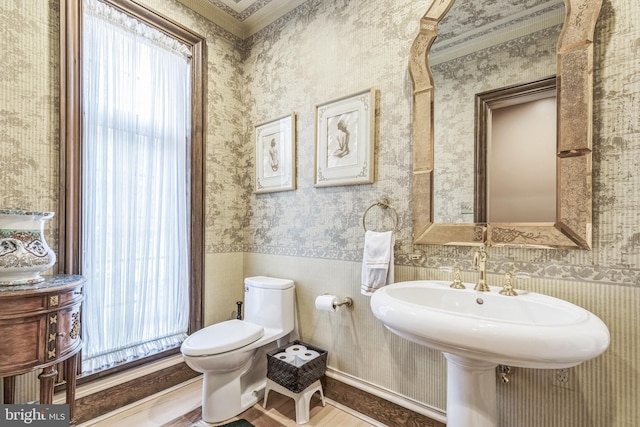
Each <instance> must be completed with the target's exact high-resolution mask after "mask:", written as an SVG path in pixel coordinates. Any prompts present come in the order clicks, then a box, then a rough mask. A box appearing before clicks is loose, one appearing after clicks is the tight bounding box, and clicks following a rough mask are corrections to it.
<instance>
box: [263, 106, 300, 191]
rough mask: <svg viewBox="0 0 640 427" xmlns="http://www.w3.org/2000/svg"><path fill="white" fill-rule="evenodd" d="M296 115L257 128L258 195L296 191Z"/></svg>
mask: <svg viewBox="0 0 640 427" xmlns="http://www.w3.org/2000/svg"><path fill="white" fill-rule="evenodd" d="M295 139H296V113H292V114H291V115H290V116H286V117H282V118H280V119H275V120H272V121H270V122H267V123H264V124H261V125H258V126H256V152H255V163H256V181H255V185H256V189H255V192H256V193H270V192H274V191H287V190H295V189H296V142H295Z"/></svg>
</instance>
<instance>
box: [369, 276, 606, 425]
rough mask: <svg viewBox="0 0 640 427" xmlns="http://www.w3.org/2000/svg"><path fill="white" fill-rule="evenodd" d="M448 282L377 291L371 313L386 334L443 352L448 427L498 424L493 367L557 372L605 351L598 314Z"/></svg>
mask: <svg viewBox="0 0 640 427" xmlns="http://www.w3.org/2000/svg"><path fill="white" fill-rule="evenodd" d="M450 283H451V282H446V281H436V280H419V281H413V282H400V283H396V284H393V285H390V286H385V287H383V288H381V289H379V290H377V291H376V292H375V293H374V294H373V296H372V297H371V310H372V311H373V314H374V315H375V317H376V318H378V319H379V320H380V321H381V322H382V323H383V324H384V326H385V327H387V329H389V330H390V331H391V332H393V333H395V334H397V335H399V336H401V337H403V338H406V339H408V340H410V341H413V342H416V343H418V344H422V345H425V346H428V347H432V348H435V349H437V350H440V351H443V352H445V357H446V358H447V361H448V363H447V369H448V375H447V426H448V427H456V426H460V427H468V426H474V427H493V426H495V425H497V414H496V401H495V399H496V398H495V380H496V378H495V367H496V366H497V365H509V366H519V367H524V368H543V369H558V368H568V367H571V366H575V365H577V364H579V363H581V362H584V361H585V360H588V359H591V358H594V357H596V356H598V355H600V354H601V353H603V352H604V351H605V350H606V349H607V347H608V346H609V341H610V337H609V330H608V329H607V326H606V325H605V324H604V323H603V322H602V321H601V320H600V319H599V318H598V317H597V316H595V315H594V314H592V313H590V312H589V311H587V310H585V309H583V308H582V307H579V306H577V305H575V304H571V303H569V302H567V301H564V300H561V299H557V298H553V297H550V296H547V295H542V294H537V293H533V292H526V291H517V292H518V296H505V295H500V294H499V293H498V291H499V290H500V288H496V287H491V292H477V291H474V290H473V286H474V285H473V284H469V283H465V286H466V288H467V289H453V288H451V287H449V285H450Z"/></svg>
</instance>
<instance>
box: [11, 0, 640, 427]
mask: <svg viewBox="0 0 640 427" xmlns="http://www.w3.org/2000/svg"><path fill="white" fill-rule="evenodd" d="M489 1H490V2H491V3H492V4H495V3H496V2H495V1H493V0H489ZM143 3H144V4H146V5H148V6H150V7H152V8H154V9H156V10H158V11H160V12H161V13H163V14H165V15H167V16H170V17H171V18H172V19H174V20H177V21H178V22H181V23H183V24H184V25H187V26H189V27H191V28H193V29H194V30H195V31H196V32H198V33H200V34H202V35H204V36H206V38H207V46H208V52H207V63H208V85H207V89H208V93H207V123H206V126H207V128H206V129H207V132H206V133H207V147H206V150H207V151H206V155H207V168H206V173H207V175H206V180H207V181H206V193H207V195H206V226H207V228H206V236H205V242H206V250H207V253H208V254H227V253H243V252H244V253H248V254H251V256H248V257H247V259H248V260H251V259H253V258H252V257H255V256H257V255H260V256H262V255H264V256H270V257H275V258H276V259H278V260H282V261H283V263H285V262H286V263H291V262H292V261H291V260H294V261H293V262H295V260H299V262H300V263H303V264H304V265H306V263H312V262H315V260H321V261H322V262H323V265H327V266H328V268H327V269H325V270H330V271H332V272H333V271H334V270H335V271H336V273H335V274H338V273H339V270H340V269H341V268H342V266H344V265H350V266H352V267H349V269H348V270H349V272H350V273H349V275H348V277H352V278H353V277H357V262H358V261H359V259H361V247H362V242H363V230H362V223H361V221H362V214H363V212H364V211H365V210H366V209H367V208H368V207H369V206H370V205H371V204H372V203H374V202H376V201H377V200H379V199H380V198H382V197H385V196H386V197H389V199H390V201H391V203H392V204H393V205H394V207H395V209H396V210H397V211H398V213H399V216H400V224H399V230H398V233H397V243H396V264H398V266H399V267H400V268H399V269H398V270H397V271H399V272H404V271H409V272H410V273H407V274H406V275H404V276H402V277H400V276H399V277H398V280H400V279H402V278H403V277H404V278H409V277H416V276H417V277H433V276H434V275H436V274H438V273H437V272H438V270H437V269H438V267H440V266H447V265H449V266H451V265H457V266H460V267H461V268H462V269H463V272H464V274H467V275H470V274H471V255H472V250H471V249H470V248H467V247H456V246H437V245H421V246H415V245H413V244H412V243H411V198H410V196H411V188H410V185H411V180H410V168H411V111H412V109H411V93H412V87H411V80H410V77H409V74H408V66H407V64H408V57H409V47H410V46H411V43H412V42H413V39H414V38H415V36H416V34H417V31H418V23H419V19H420V17H421V16H422V15H423V14H424V13H425V11H426V10H427V8H428V6H429V4H430V0H396V1H394V2H389V1H386V0H309V1H308V2H306V3H304V4H303V5H301V6H300V7H298V8H297V9H295V10H294V11H292V12H290V13H289V14H288V15H287V16H285V17H283V18H281V19H280V20H278V21H276V22H275V23H274V24H272V25H270V26H269V27H267V28H265V29H263V30H261V31H260V32H259V33H257V34H255V35H254V36H252V37H251V38H250V39H248V40H246V41H245V42H240V41H239V40H237V39H236V38H235V37H234V36H232V35H230V34H229V33H228V32H226V31H224V30H221V29H220V28H218V27H217V26H215V25H213V24H211V23H208V22H207V21H206V20H204V19H203V18H202V17H200V16H199V15H197V14H195V13H194V12H192V11H190V10H188V9H186V8H185V7H183V6H181V5H180V4H179V3H177V2H176V1H173V0H144V1H143ZM58 14H59V4H58V0H48V1H47V2H46V7H43V3H42V2H32V1H27V2H25V1H22V0H3V1H2V2H0V19H2V22H4V23H5V30H4V31H3V37H2V38H1V39H0V49H1V51H2V61H0V73H1V74H2V75H3V76H4V77H3V79H2V80H1V81H0V123H1V127H0V132H1V135H2V147H3V149H2V150H0V169H1V170H2V171H3V173H2V174H0V206H3V207H10V206H21V207H28V208H31V209H36V210H42V211H56V210H57V203H58V173H59V169H58V150H59V137H58V122H59V119H60V117H59V108H58V105H59V87H60V82H59V77H58V76H59V72H58V70H59V50H58V36H59V27H58V18H59V16H58ZM639 15H640V6H638V3H637V2H636V1H635V0H615V1H611V0H605V1H604V4H603V10H602V13H601V16H600V20H599V22H598V25H597V27H596V35H595V43H596V44H595V64H594V144H593V148H594V161H593V185H594V194H593V196H594V203H593V213H594V216H593V220H594V222H593V232H594V242H593V250H592V251H567V250H532V249H520V248H491V249H490V250H489V256H490V258H489V264H488V268H489V269H490V271H491V272H492V274H496V275H497V274H503V273H504V272H508V271H527V272H529V273H530V274H531V275H532V279H531V286H530V287H531V288H532V289H539V290H541V291H544V292H546V293H549V294H552V295H557V296H560V297H563V298H566V299H569V300H571V301H574V302H576V303H580V304H583V305H584V306H585V307H587V308H590V309H591V310H593V311H594V312H596V313H597V314H599V315H600V316H602V317H603V318H604V319H605V320H606V322H607V323H608V325H609V327H610V329H611V331H612V348H611V349H610V350H609V351H608V352H607V353H606V355H605V356H604V358H603V359H602V361H599V360H600V359H599V360H598V361H595V362H594V363H591V364H588V365H587V366H586V367H584V368H579V369H576V370H575V371H572V372H575V375H573V374H572V375H571V376H570V378H571V379H570V380H569V381H568V382H567V383H563V385H562V386H561V387H557V386H553V387H550V386H549V385H548V384H549V381H547V379H549V378H554V375H556V373H555V372H553V371H549V372H546V371H542V372H532V371H524V372H523V373H522V374H521V377H520V378H522V382H520V383H518V382H516V383H515V384H516V385H515V386H514V387H515V388H513V389H505V390H504V391H501V392H500V395H499V397H500V399H501V402H502V399H503V398H504V399H505V400H504V403H501V405H502V404H508V403H512V404H513V408H507V407H501V410H500V413H501V414H502V415H501V417H502V420H501V423H502V425H505V426H506V425H515V424H513V423H514V422H515V423H518V422H519V420H525V419H526V420H527V421H526V422H525V421H523V422H522V423H521V424H519V425H521V426H524V425H527V426H529V425H530V426H532V427H533V426H539V425H546V426H557V427H561V426H566V425H573V424H572V422H571V420H575V419H577V420H579V422H580V424H579V425H592V426H601V425H611V426H615V427H631V426H633V425H635V422H636V421H637V419H638V418H639V417H640V413H638V410H639V409H638V406H637V404H634V402H636V403H637V396H638V393H640V388H639V385H638V384H640V368H639V367H638V359H637V354H636V348H637V345H638V343H639V342H640V340H639V334H640V331H638V330H637V329H638V328H637V325H638V324H639V321H640V319H639V318H638V312H640V230H639V228H638V224H639V222H640V192H639V191H638V188H640V173H639V172H638V171H640V114H639V112H638V106H639V105H640V99H639V98H640V80H639V79H638V77H637V76H638V75H639V73H640V54H639V53H640V17H639ZM525 56H526V55H525ZM370 87H374V88H376V89H377V91H378V96H377V98H378V99H377V119H376V132H377V137H376V143H375V149H376V158H375V168H376V181H375V183H374V184H369V185H357V186H341V187H328V188H315V187H314V186H313V175H314V172H313V167H314V126H315V118H314V106H315V104H318V103H322V102H325V101H328V100H331V99H335V98H339V97H342V96H344V95H348V94H351V93H355V92H359V91H361V90H363V89H366V88H370ZM292 111H295V112H296V113H297V114H298V123H297V124H298V134H297V182H298V188H297V189H296V190H295V191H287V192H281V193H269V194H260V195H254V194H253V192H252V191H253V188H252V185H253V180H252V174H253V168H254V165H253V143H254V142H253V126H254V125H255V124H257V123H263V122H265V121H268V120H270V119H272V118H277V117H282V116H284V115H287V114H289V113H290V112H292ZM56 230H57V223H56V221H55V219H54V220H53V221H51V226H50V227H49V228H48V233H49V234H48V240H49V241H50V244H51V246H52V247H53V248H54V249H55V248H56V246H57V231H56ZM413 254H418V255H420V256H421V258H420V259H419V260H415V259H413V257H412V256H410V255H413ZM247 262H248V261H247ZM250 271H252V270H251V266H250V265H246V266H245V272H250ZM300 274H301V276H300V283H301V292H302V294H304V295H313V294H314V289H308V288H305V283H315V282H314V280H315V279H314V278H313V277H311V276H310V275H311V274H312V273H307V272H304V271H303V272H301V273H300ZM305 274H306V276H305ZM332 274H333V273H332ZM402 274H405V273H402ZM212 276H213V277H215V276H216V275H215V274H213V273H212ZM355 280H357V279H355ZM208 287H209V288H208V291H209V292H211V293H213V294H216V289H215V286H212V285H211V284H208ZM527 287H529V285H527ZM208 295H209V294H208ZM361 315H362V316H363V318H366V319H370V317H371V316H369V314H365V313H361ZM334 319H335V318H334ZM369 321H370V320H366V322H369ZM351 326H353V325H345V326H344V327H345V328H346V327H351ZM356 326H357V328H356V329H355V330H352V332H354V333H356V336H357V331H359V330H360V331H363V333H364V328H366V327H367V326H368V323H364V324H359V323H358V324H357V325H356ZM371 326H372V327H374V325H371ZM305 327H306V328H311V327H314V328H315V326H314V325H306V326H305ZM333 327H335V326H333ZM318 328H332V324H331V322H329V323H325V324H322V325H319V326H318ZM377 328H378V329H382V328H381V327H380V325H377ZM307 330H308V329H307ZM376 333H379V331H377V332H376ZM363 336H366V335H363ZM363 339H364V338H363ZM360 344H361V345H362V346H363V348H372V346H373V347H375V346H376V345H377V341H366V340H365V341H363V342H361V343H360ZM355 350H357V349H355ZM389 351H390V352H391V353H389V354H385V356H384V357H385V359H389V360H392V361H393V360H407V361H410V360H414V358H420V357H422V356H420V355H422V354H424V351H423V350H418V349H416V348H415V347H412V346H404V347H403V348H402V349H400V350H395V349H390V350H389ZM348 356H349V353H347V352H345V353H343V354H340V353H339V352H338V353H336V354H334V357H336V358H337V359H336V360H337V362H336V363H337V366H340V363H341V360H344V358H346V357H348ZM398 357H401V359H398ZM428 357H431V358H432V359H428V358H427V359H422V358H420V361H421V362H420V365H421V366H420V367H419V369H421V370H419V371H418V372H417V373H416V375H417V376H418V377H420V378H422V377H421V375H425V372H427V374H428V371H429V370H436V371H438V372H440V373H439V374H437V375H441V373H442V372H441V369H442V363H441V361H439V356H438V355H435V354H432V353H429V356H428ZM415 360H418V359H415ZM423 362H424V363H423ZM366 363H368V365H364V366H359V367H357V368H354V369H355V370H354V371H353V372H348V373H349V374H351V375H354V376H356V377H360V378H366V377H367V375H369V374H368V372H371V371H375V370H376V369H377V366H376V365H375V363H372V362H366ZM390 363H393V362H390ZM416 363H417V362H416ZM422 365H424V366H422ZM385 366H387V365H385ZM388 366H390V367H393V365H388ZM426 377H427V378H428V375H427V376H426ZM517 384H520V385H517ZM420 386H424V387H432V388H433V387H436V390H435V391H433V390H432V391H430V392H429V393H431V394H428V395H429V396H431V395H433V394H436V395H440V394H441V392H442V390H441V386H438V384H415V387H416V388H420ZM390 389H391V390H394V388H393V387H391V388H390ZM395 390H398V392H400V390H402V389H401V388H396V389H395ZM509 390H511V391H509ZM561 391H562V393H564V394H562V396H563V399H564V400H556V401H554V400H553V398H554V397H555V396H557V395H558V393H560V392H561ZM416 393H418V391H416ZM604 394H610V395H611V396H615V399H613V398H611V399H606V400H605V401H603V402H602V404H600V405H598V406H597V407H595V408H591V407H590V405H589V404H590V403H592V402H597V401H598V398H599V397H600V396H602V395H604ZM634 399H635V400H634ZM529 401H534V402H538V403H541V404H544V403H545V402H547V403H549V402H565V403H566V402H568V403H567V405H570V406H571V408H572V409H571V411H570V412H567V413H565V412H566V411H565V409H566V408H564V407H562V406H559V405H560V404H559V403H555V404H554V405H555V406H553V408H551V409H552V410H553V414H552V415H544V416H542V415H540V414H539V413H538V412H536V411H537V409H536V408H537V407H533V406H531V407H521V406H518V405H524V406H527V402H529ZM423 403H425V404H427V405H433V406H436V407H442V401H441V400H439V399H438V398H433V399H432V398H430V397H429V398H424V400H423ZM563 404H564V403H563ZM541 407H544V406H541ZM514 408H517V411H516V409H514ZM518 411H520V412H518ZM523 414H524V415H523ZM571 414H573V415H571ZM576 414H577V415H576ZM589 414H592V416H590V415H589ZM575 416H577V418H575ZM543 419H544V420H547V419H550V420H551V421H549V422H547V423H546V424H544V423H543V424H540V423H538V422H537V421H536V420H543ZM511 420H512V421H513V422H510V421H511Z"/></svg>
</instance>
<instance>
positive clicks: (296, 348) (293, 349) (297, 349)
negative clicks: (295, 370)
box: [284, 344, 307, 357]
mask: <svg viewBox="0 0 640 427" xmlns="http://www.w3.org/2000/svg"><path fill="white" fill-rule="evenodd" d="M303 351H307V347H305V346H303V345H300V344H293V345H290V346H289V347H287V348H285V349H284V352H285V353H287V354H291V355H293V356H294V357H295V356H297V355H298V354H300V353H302V352H303Z"/></svg>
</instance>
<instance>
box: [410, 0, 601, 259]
mask: <svg viewBox="0 0 640 427" xmlns="http://www.w3.org/2000/svg"><path fill="white" fill-rule="evenodd" d="M453 4H454V0H436V1H434V2H433V3H432V4H431V6H430V7H429V9H428V10H427V12H426V14H425V15H424V16H423V17H422V18H421V21H420V32H419V34H418V36H417V37H416V39H415V40H414V42H413V45H412V47H411V53H410V64H409V71H410V74H411V79H412V82H413V123H412V127H413V133H412V139H413V192H412V196H413V242H414V243H416V244H461V245H479V244H485V245H487V246H499V245H503V246H506V245H509V246H523V247H544V248H579V249H590V248H591V235H592V195H591V194H592V183H591V148H592V141H591V139H592V97H593V90H592V87H593V76H592V74H593V71H592V70H593V34H594V30H595V24H596V21H597V19H598V15H599V13H600V8H601V5H602V0H564V6H565V9H564V10H565V16H564V23H563V25H562V30H561V32H560V35H559V37H558V42H557V50H556V86H557V87H556V96H557V111H556V114H557V124H556V129H557V133H556V141H557V142H556V144H557V145H556V146H557V151H556V219H555V221H553V222H532V223H518V222H501V223H496V222H470V223H445V222H437V221H435V220H434V128H435V127H436V126H438V123H435V122H434V90H437V88H434V81H433V75H432V73H431V68H430V63H429V54H430V50H431V47H432V45H433V43H434V41H435V39H436V36H437V34H438V24H439V23H440V22H441V21H442V19H443V18H444V17H445V15H446V14H447V13H448V12H449V10H450V9H451V7H452V6H453ZM478 7H482V6H478ZM473 173H474V172H473V171H469V174H473Z"/></svg>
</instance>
